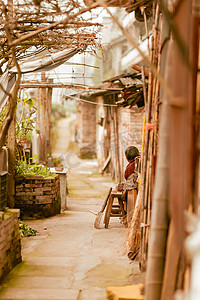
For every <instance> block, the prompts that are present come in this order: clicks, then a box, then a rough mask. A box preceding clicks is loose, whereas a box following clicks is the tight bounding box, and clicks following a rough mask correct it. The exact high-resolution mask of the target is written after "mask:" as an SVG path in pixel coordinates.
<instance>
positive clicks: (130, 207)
mask: <svg viewBox="0 0 200 300" xmlns="http://www.w3.org/2000/svg"><path fill="white" fill-rule="evenodd" d="M125 155H126V158H127V160H128V162H129V163H128V165H127V166H126V170H125V173H124V177H125V180H126V182H125V186H124V188H125V190H126V193H127V196H126V198H127V205H126V210H127V222H128V223H130V221H131V219H132V216H133V212H134V208H135V203H136V199H137V192H138V167H137V165H138V160H139V157H140V155H139V150H138V149H137V148H136V147H135V146H129V147H128V148H127V149H126V151H125Z"/></svg>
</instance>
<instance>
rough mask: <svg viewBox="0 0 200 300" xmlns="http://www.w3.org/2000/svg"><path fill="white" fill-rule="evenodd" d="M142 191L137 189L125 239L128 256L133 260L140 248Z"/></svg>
mask: <svg viewBox="0 0 200 300" xmlns="http://www.w3.org/2000/svg"><path fill="white" fill-rule="evenodd" d="M141 196H142V193H141V192H140V191H139V193H138V196H137V200H136V205H135V209H134V213H133V218H132V220H131V223H130V229H129V234H128V239H127V252H128V257H129V258H130V259H132V260H134V259H135V258H136V257H137V255H138V253H139V249H140V239H141V230H140V226H141V212H142V197H141Z"/></svg>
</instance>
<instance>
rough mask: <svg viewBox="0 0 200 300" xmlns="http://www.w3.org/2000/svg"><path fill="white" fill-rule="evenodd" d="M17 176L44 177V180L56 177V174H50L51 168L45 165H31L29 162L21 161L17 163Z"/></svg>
mask: <svg viewBox="0 0 200 300" xmlns="http://www.w3.org/2000/svg"><path fill="white" fill-rule="evenodd" d="M16 175H23V176H25V175H42V176H43V177H44V178H47V177H52V176H54V174H52V173H51V172H50V170H49V168H47V167H45V166H43V165H38V164H32V165H29V164H27V162H25V161H21V160H19V161H17V163H16Z"/></svg>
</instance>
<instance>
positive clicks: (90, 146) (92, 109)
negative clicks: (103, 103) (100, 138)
mask: <svg viewBox="0 0 200 300" xmlns="http://www.w3.org/2000/svg"><path fill="white" fill-rule="evenodd" d="M79 116H80V117H79V124H78V130H79V133H78V134H79V143H78V150H79V156H80V157H81V158H93V157H96V105H94V104H89V103H83V102H82V103H80V104H79Z"/></svg>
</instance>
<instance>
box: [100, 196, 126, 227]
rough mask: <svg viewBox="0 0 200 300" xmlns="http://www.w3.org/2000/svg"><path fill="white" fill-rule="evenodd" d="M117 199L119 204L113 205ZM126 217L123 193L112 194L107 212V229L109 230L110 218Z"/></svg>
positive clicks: (105, 219) (105, 220) (105, 221)
mask: <svg viewBox="0 0 200 300" xmlns="http://www.w3.org/2000/svg"><path fill="white" fill-rule="evenodd" d="M115 198H117V200H118V204H113V202H114V199H115ZM125 215H126V212H125V210H124V203H123V200H122V193H121V192H111V194H110V197H109V200H108V204H107V208H106V212H105V218H104V223H105V228H108V225H109V221H110V217H118V218H120V217H124V216H125Z"/></svg>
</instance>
